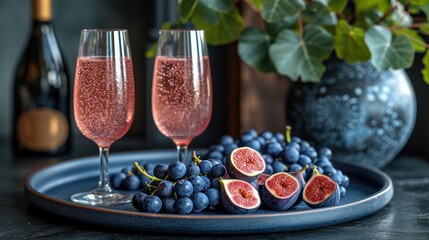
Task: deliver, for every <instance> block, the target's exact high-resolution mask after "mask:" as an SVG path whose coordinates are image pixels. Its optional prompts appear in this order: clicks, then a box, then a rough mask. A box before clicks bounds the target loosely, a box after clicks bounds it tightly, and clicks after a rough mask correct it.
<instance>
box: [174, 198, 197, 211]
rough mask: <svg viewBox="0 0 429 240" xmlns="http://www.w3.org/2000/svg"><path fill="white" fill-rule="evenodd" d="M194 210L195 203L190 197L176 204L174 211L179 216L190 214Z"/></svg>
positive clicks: (178, 200)
mask: <svg viewBox="0 0 429 240" xmlns="http://www.w3.org/2000/svg"><path fill="white" fill-rule="evenodd" d="M193 208H194V203H193V202H192V200H191V199H190V198H189V197H181V198H178V199H177V200H176V203H174V209H175V210H176V212H177V213H179V214H189V213H191V212H192V210H193Z"/></svg>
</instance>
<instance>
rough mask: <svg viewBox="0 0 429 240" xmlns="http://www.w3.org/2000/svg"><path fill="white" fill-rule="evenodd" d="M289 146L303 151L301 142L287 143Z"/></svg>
mask: <svg viewBox="0 0 429 240" xmlns="http://www.w3.org/2000/svg"><path fill="white" fill-rule="evenodd" d="M287 146H289V147H293V148H296V150H298V152H300V151H301V147H300V145H299V143H297V142H290V143H288V144H287Z"/></svg>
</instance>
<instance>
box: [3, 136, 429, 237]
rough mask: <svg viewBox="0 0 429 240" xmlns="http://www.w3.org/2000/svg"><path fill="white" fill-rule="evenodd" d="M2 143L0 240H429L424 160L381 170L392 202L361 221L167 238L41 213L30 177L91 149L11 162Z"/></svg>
mask: <svg viewBox="0 0 429 240" xmlns="http://www.w3.org/2000/svg"><path fill="white" fill-rule="evenodd" d="M9 145H10V142H9V141H8V140H7V139H2V140H0V156H1V157H0V179H1V180H0V186H1V187H0V189H1V194H0V216H1V217H0V239H32V238H47V239H139V238H143V237H144V238H145V239H159V238H174V239H212V238H222V239H249V238H250V239H254V238H256V239H286V238H287V239H298V238H299V239H429V160H428V159H425V158H422V157H418V156H410V155H401V156H398V157H397V158H396V159H394V160H393V161H392V162H391V163H390V164H389V165H388V166H386V167H385V168H383V169H382V170H383V171H384V172H385V173H387V174H388V175H389V176H390V177H391V178H392V180H393V184H394V190H395V193H394V196H393V199H392V201H391V202H390V203H389V204H388V205H387V206H386V207H384V208H382V209H381V210H379V211H377V212H376V213H374V214H372V215H370V216H367V217H364V218H362V219H359V220H356V221H353V222H349V223H344V224H340V225H336V226H330V227H325V228H319V229H311V230H304V231H296V232H285V233H272V234H260V235H257V234H252V235H239V236H235V235H234V236H207V235H197V236H188V235H174V236H173V235H169V234H162V233H158V234H154V233H146V232H143V231H138V232H133V231H124V230H118V229H112V228H104V227H99V226H92V225H88V224H82V223H80V222H76V221H72V220H68V219H63V218H60V217H57V216H55V215H51V214H48V213H46V212H43V211H41V210H39V209H37V208H36V207H34V206H32V205H31V204H30V203H29V202H28V201H27V199H26V197H25V195H24V188H23V183H24V181H25V178H26V177H27V176H29V175H30V174H31V173H33V172H35V171H37V170H38V169H41V168H43V167H45V166H49V165H52V164H55V163H58V162H61V161H64V160H67V159H72V158H75V157H80V156H88V155H96V154H97V149H96V146H95V145H92V144H87V143H80V144H75V146H74V148H73V151H72V152H71V153H69V154H68V155H66V156H61V157H49V158H48V157H45V158H43V157H33V158H24V159H23V158H16V157H14V155H13V154H12V152H11V150H10V146H9ZM143 145H144V143H142V142H140V141H138V140H133V141H122V142H118V144H116V146H114V147H113V148H112V152H113V151H115V152H118V151H128V150H142V146H143Z"/></svg>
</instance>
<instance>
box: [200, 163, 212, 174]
mask: <svg viewBox="0 0 429 240" xmlns="http://www.w3.org/2000/svg"><path fill="white" fill-rule="evenodd" d="M198 166H199V167H200V171H201V174H204V175H207V174H209V173H210V172H211V170H212V166H213V165H212V163H211V162H210V161H209V160H202V161H201V162H200V163H199V164H198Z"/></svg>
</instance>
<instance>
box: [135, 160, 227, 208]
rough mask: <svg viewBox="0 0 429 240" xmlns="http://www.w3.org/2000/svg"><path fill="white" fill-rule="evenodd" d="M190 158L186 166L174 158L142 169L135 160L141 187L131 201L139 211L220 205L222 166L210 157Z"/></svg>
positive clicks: (223, 168)
mask: <svg viewBox="0 0 429 240" xmlns="http://www.w3.org/2000/svg"><path fill="white" fill-rule="evenodd" d="M193 155H194V161H193V162H192V163H191V164H190V165H188V166H186V165H185V164H184V163H182V162H179V161H175V162H172V163H170V164H168V165H167V164H163V163H159V164H156V165H155V166H154V167H153V169H148V170H147V169H146V168H145V167H144V166H140V165H138V164H137V163H135V164H134V165H135V168H136V169H137V170H138V172H139V173H140V174H141V175H142V176H144V177H145V179H144V181H142V182H141V183H142V184H143V186H142V190H141V191H140V192H137V193H136V194H134V196H133V199H132V204H133V206H134V208H135V209H137V210H139V211H143V212H149V213H157V212H165V213H178V214H189V213H191V212H202V211H203V210H205V209H206V208H210V207H213V208H216V207H218V206H219V204H220V192H219V179H220V178H221V177H224V176H225V174H226V168H225V166H224V165H223V164H222V163H220V162H219V161H216V160H214V159H210V160H200V159H199V158H198V157H197V156H196V155H195V152H194V153H193Z"/></svg>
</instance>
